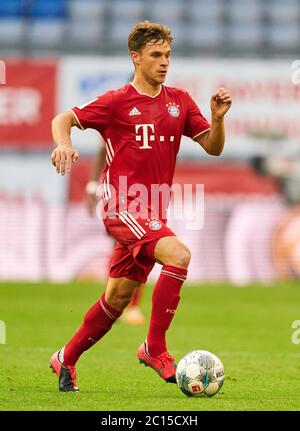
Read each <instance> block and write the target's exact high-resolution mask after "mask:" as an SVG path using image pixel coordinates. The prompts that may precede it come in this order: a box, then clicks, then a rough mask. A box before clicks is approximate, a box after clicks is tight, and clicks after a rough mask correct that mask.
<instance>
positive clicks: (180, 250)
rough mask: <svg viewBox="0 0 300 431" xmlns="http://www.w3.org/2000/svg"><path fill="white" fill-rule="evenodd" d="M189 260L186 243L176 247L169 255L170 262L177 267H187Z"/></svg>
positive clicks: (189, 254) (189, 253)
mask: <svg viewBox="0 0 300 431" xmlns="http://www.w3.org/2000/svg"><path fill="white" fill-rule="evenodd" d="M190 260H191V252H190V250H189V248H188V247H187V246H186V245H183V244H182V245H180V246H178V247H176V248H175V249H174V251H173V253H172V255H171V258H170V262H169V263H170V264H171V265H173V266H178V267H179V268H188V266H189V264H190Z"/></svg>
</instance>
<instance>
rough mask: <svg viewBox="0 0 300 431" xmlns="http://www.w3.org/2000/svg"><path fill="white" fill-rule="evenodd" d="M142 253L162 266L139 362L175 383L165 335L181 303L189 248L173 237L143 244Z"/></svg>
mask: <svg viewBox="0 0 300 431" xmlns="http://www.w3.org/2000/svg"><path fill="white" fill-rule="evenodd" d="M143 252H144V253H146V255H148V256H149V258H151V256H154V258H155V260H156V261H158V262H160V263H161V264H163V267H162V271H161V274H160V276H159V278H158V280H157V282H156V284H155V287H154V290H153V294H152V310H151V317H150V325H149V330H148V334H147V339H146V341H145V342H144V343H143V344H142V345H141V346H140V347H139V349H138V352H137V357H138V359H139V360H140V362H143V363H144V364H145V365H148V366H150V367H152V368H153V369H154V370H155V371H156V372H157V373H158V374H159V375H160V376H161V377H162V378H163V379H164V380H166V381H167V382H170V383H176V379H175V372H176V364H175V360H174V358H173V356H172V355H170V354H169V353H168V350H167V346H166V333H167V330H168V329H169V326H170V324H171V322H172V320H173V317H174V315H175V312H176V309H177V306H178V304H179V300H180V290H181V287H182V285H183V283H184V281H185V279H186V277H187V268H188V265H189V261H190V252H189V249H188V248H187V247H186V246H185V244H183V243H182V242H181V241H180V240H179V239H178V238H177V237H176V236H166V237H161V238H160V239H158V241H153V242H152V243H149V244H146V245H145V246H144V249H143Z"/></svg>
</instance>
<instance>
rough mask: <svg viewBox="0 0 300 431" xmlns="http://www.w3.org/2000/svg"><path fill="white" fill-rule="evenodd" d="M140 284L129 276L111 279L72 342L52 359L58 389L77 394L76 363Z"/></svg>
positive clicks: (115, 318)
mask: <svg viewBox="0 0 300 431" xmlns="http://www.w3.org/2000/svg"><path fill="white" fill-rule="evenodd" d="M139 283H140V282H139V281H135V280H130V279H128V278H126V277H120V278H112V277H110V278H109V279H108V282H107V285H106V290H105V292H104V293H103V295H102V296H101V298H100V300H98V301H97V302H96V303H95V304H94V305H93V306H92V307H91V308H90V309H89V311H88V312H87V314H86V315H85V317H84V320H83V323H82V325H81V327H80V328H79V329H78V331H77V332H76V333H75V334H74V336H73V337H72V338H71V340H70V341H69V342H68V343H67V344H66V345H65V346H64V347H63V348H62V349H60V350H59V351H58V352H56V353H54V355H53V356H52V357H51V359H50V367H51V368H52V370H53V371H54V372H55V373H56V374H57V376H58V378H59V390H60V391H62V392H78V390H79V389H78V387H77V383H76V371H75V364H76V362H77V360H78V359H79V357H80V355H81V354H82V353H83V352H85V351H86V350H88V349H89V348H91V347H92V346H93V345H94V344H95V343H96V342H97V341H99V340H100V339H101V338H102V337H103V336H104V335H105V334H106V333H107V332H108V331H109V330H110V329H111V327H112V325H113V324H114V322H115V321H116V320H117V319H118V317H120V315H121V314H122V311H123V310H124V308H125V307H126V306H127V305H128V304H129V302H130V301H131V299H132V296H133V294H134V292H135V290H136V288H137V286H138V284H139Z"/></svg>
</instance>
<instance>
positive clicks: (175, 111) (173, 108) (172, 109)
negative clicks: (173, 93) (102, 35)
mask: <svg viewBox="0 0 300 431" xmlns="http://www.w3.org/2000/svg"><path fill="white" fill-rule="evenodd" d="M167 108H168V112H169V114H170V115H172V117H179V114H180V109H179V105H176V103H174V102H173V103H168V104H167Z"/></svg>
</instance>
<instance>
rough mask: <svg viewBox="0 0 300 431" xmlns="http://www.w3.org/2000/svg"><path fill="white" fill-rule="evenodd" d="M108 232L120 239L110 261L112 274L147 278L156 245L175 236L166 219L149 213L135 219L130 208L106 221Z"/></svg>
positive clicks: (140, 278)
mask: <svg viewBox="0 0 300 431" xmlns="http://www.w3.org/2000/svg"><path fill="white" fill-rule="evenodd" d="M104 225H105V228H106V230H107V232H108V233H109V234H110V235H111V236H112V237H113V238H114V239H115V240H116V241H117V243H116V245H115V248H114V250H113V254H112V257H111V262H110V272H109V275H110V277H113V278H119V277H126V278H129V279H130V280H137V281H140V282H142V283H145V282H146V281H147V278H148V275H149V273H150V272H151V270H152V268H153V266H154V264H155V258H154V248H155V245H156V243H157V241H158V240H159V239H160V238H163V237H165V236H175V233H174V232H173V231H172V230H171V229H170V228H168V227H167V226H166V224H165V223H164V221H162V220H160V219H158V218H157V217H151V216H149V218H148V219H144V218H134V217H133V215H132V214H130V213H128V212H127V211H122V212H120V213H118V215H117V216H116V218H107V219H105V220H104Z"/></svg>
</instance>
